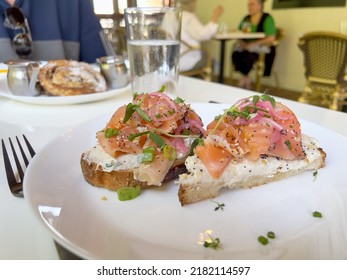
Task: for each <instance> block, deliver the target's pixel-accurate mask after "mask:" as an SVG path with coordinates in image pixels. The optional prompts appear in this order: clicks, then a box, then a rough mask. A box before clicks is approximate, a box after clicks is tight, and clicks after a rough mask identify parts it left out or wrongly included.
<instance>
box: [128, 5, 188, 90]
mask: <svg viewBox="0 0 347 280" xmlns="http://www.w3.org/2000/svg"><path fill="white" fill-rule="evenodd" d="M124 16H125V24H126V36H127V49H128V59H129V65H130V78H131V85H132V91H133V93H139V94H140V93H150V92H154V91H158V90H160V89H161V88H162V86H165V92H166V93H169V94H176V88H177V83H178V75H179V69H178V68H179V53H180V39H181V18H182V13H181V10H180V9H179V8H176V7H136V8H127V9H125V12H124Z"/></svg>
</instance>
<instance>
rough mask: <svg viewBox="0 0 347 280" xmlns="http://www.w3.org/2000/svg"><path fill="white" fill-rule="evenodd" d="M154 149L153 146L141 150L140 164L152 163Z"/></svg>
mask: <svg viewBox="0 0 347 280" xmlns="http://www.w3.org/2000/svg"><path fill="white" fill-rule="evenodd" d="M154 152H155V148H154V147H153V146H149V147H146V148H144V149H143V150H142V157H141V162H142V163H144V162H152V161H153V159H154Z"/></svg>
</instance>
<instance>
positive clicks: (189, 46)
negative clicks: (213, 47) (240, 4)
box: [179, 0, 223, 72]
mask: <svg viewBox="0 0 347 280" xmlns="http://www.w3.org/2000/svg"><path fill="white" fill-rule="evenodd" d="M196 2H197V0H179V3H180V5H181V8H182V11H183V12H182V31H181V47H180V72H184V71H189V70H192V69H196V68H200V67H203V66H204V65H205V64H206V61H205V57H204V56H203V54H202V51H201V50H200V48H201V44H200V42H201V41H204V40H209V39H211V38H212V37H213V36H214V35H215V34H216V32H217V30H218V25H217V21H218V19H219V17H220V16H221V14H222V13H223V8H222V7H221V6H218V7H216V8H215V9H214V11H213V13H212V17H211V20H210V22H208V23H207V24H206V25H204V24H202V23H201V22H200V20H199V19H198V17H197V16H196V15H195V13H194V11H195V7H196Z"/></svg>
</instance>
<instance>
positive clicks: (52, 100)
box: [0, 74, 130, 105]
mask: <svg viewBox="0 0 347 280" xmlns="http://www.w3.org/2000/svg"><path fill="white" fill-rule="evenodd" d="M126 92H130V84H128V85H127V86H126V87H123V88H119V89H112V90H108V91H104V92H98V93H91V94H83V95H76V96H44V95H40V96H19V95H14V94H12V93H11V92H10V90H9V89H8V86H7V81H6V75H5V74H0V96H2V97H6V98H9V99H12V100H16V101H20V102H24V103H30V104H37V105H72V104H82V103H89V102H95V101H100V100H104V99H108V98H111V97H115V96H118V95H120V94H123V93H126Z"/></svg>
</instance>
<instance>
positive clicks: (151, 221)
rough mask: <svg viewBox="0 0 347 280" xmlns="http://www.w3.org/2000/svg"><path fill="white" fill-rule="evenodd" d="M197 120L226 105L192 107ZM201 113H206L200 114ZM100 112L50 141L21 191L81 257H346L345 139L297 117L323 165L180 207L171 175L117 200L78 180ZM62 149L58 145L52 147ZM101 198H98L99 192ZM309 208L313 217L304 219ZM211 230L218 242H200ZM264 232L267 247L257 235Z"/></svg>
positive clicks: (208, 117)
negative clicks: (269, 236) (320, 151)
mask: <svg viewBox="0 0 347 280" xmlns="http://www.w3.org/2000/svg"><path fill="white" fill-rule="evenodd" d="M192 107H193V108H195V109H196V111H197V112H198V113H199V114H200V115H201V116H202V118H203V121H204V123H205V124H207V123H208V122H209V121H210V120H211V118H213V117H214V116H215V115H218V114H219V113H220V112H221V111H222V109H224V108H226V107H227V106H226V105H221V104H202V103H196V104H192ZM207 112H208V113H207ZM109 117H110V115H108V116H104V117H101V118H97V119H94V120H91V121H88V122H85V123H83V124H81V125H79V126H76V127H75V128H73V129H70V130H68V131H67V132H66V133H64V134H62V135H60V136H59V137H58V138H56V139H55V140H53V141H52V142H50V143H49V144H48V145H47V146H46V147H45V148H43V149H42V150H41V151H40V153H38V154H37V155H36V156H35V158H34V159H33V161H32V163H31V164H30V165H29V168H28V170H27V173H26V176H25V180H24V190H25V197H26V200H27V201H28V204H29V205H30V207H31V209H32V210H33V212H34V214H35V216H37V218H38V219H39V220H40V221H41V222H42V223H43V224H44V225H45V226H46V227H47V228H48V229H49V232H50V233H51V234H52V236H53V238H54V239H56V240H57V241H58V242H59V243H61V244H62V245H63V246H65V247H66V248H67V249H69V250H71V251H72V252H74V253H75V254H77V255H79V256H81V257H83V258H87V259H346V258H347V222H346V221H347V219H346V218H347V209H346V201H347V187H346V183H345V181H346V180H345V174H344V173H345V161H346V158H347V149H346V148H345V147H346V145H347V139H346V138H345V137H343V136H340V135H338V134H336V133H335V132H332V131H330V130H328V129H326V128H323V127H320V126H318V125H316V124H312V123H309V122H307V121H301V122H302V128H303V131H304V133H306V134H308V135H311V136H313V137H315V138H317V139H318V140H319V142H320V143H321V145H322V147H323V148H324V150H325V151H326V152H327V160H326V167H325V168H323V169H320V170H319V171H318V176H317V178H316V180H314V176H313V172H305V173H304V174H301V175H298V176H295V177H292V178H288V179H285V180H282V181H279V182H273V183H270V184H267V185H263V186H260V187H256V188H253V189H250V190H233V191H230V190H225V191H222V192H221V193H220V195H219V196H218V197H217V198H216V199H215V201H217V202H220V203H224V204H225V207H224V211H220V210H219V211H214V208H215V207H216V206H217V205H216V204H215V203H214V202H212V201H210V200H207V201H202V202H199V203H195V204H191V205H186V206H184V207H181V206H180V203H179V201H178V198H177V186H176V185H175V184H174V182H171V183H169V184H165V185H164V186H162V187H160V188H154V189H150V190H146V191H143V192H142V194H141V195H140V196H139V197H138V198H136V199H135V200H131V201H126V202H121V201H118V198H117V196H116V193H115V192H111V191H108V190H106V189H101V188H95V187H92V186H90V185H89V184H88V183H86V182H85V181H84V179H83V176H82V173H81V170H80V164H79V162H80V155H81V153H82V152H83V151H85V150H86V149H89V148H90V147H91V146H93V145H94V144H95V133H96V131H98V130H99V129H100V128H102V127H103V126H104V125H105V123H106V121H107V120H108V119H109ZM62 151H63V152H62ZM103 196H105V197H107V200H106V201H105V200H102V197H103ZM314 211H319V212H321V213H322V214H323V218H322V219H319V218H314V217H313V216H312V212H314ZM206 230H212V236H213V237H214V238H216V237H218V238H220V241H221V244H222V247H223V248H222V249H221V250H213V249H210V248H204V247H203V245H202V244H199V241H201V239H200V238H201V235H202V234H203V233H205V231H206ZM268 231H274V232H275V234H276V238H275V239H274V240H270V244H269V245H267V246H263V245H260V244H259V243H258V241H257V238H258V236H260V235H266V233H267V232H268Z"/></svg>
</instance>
